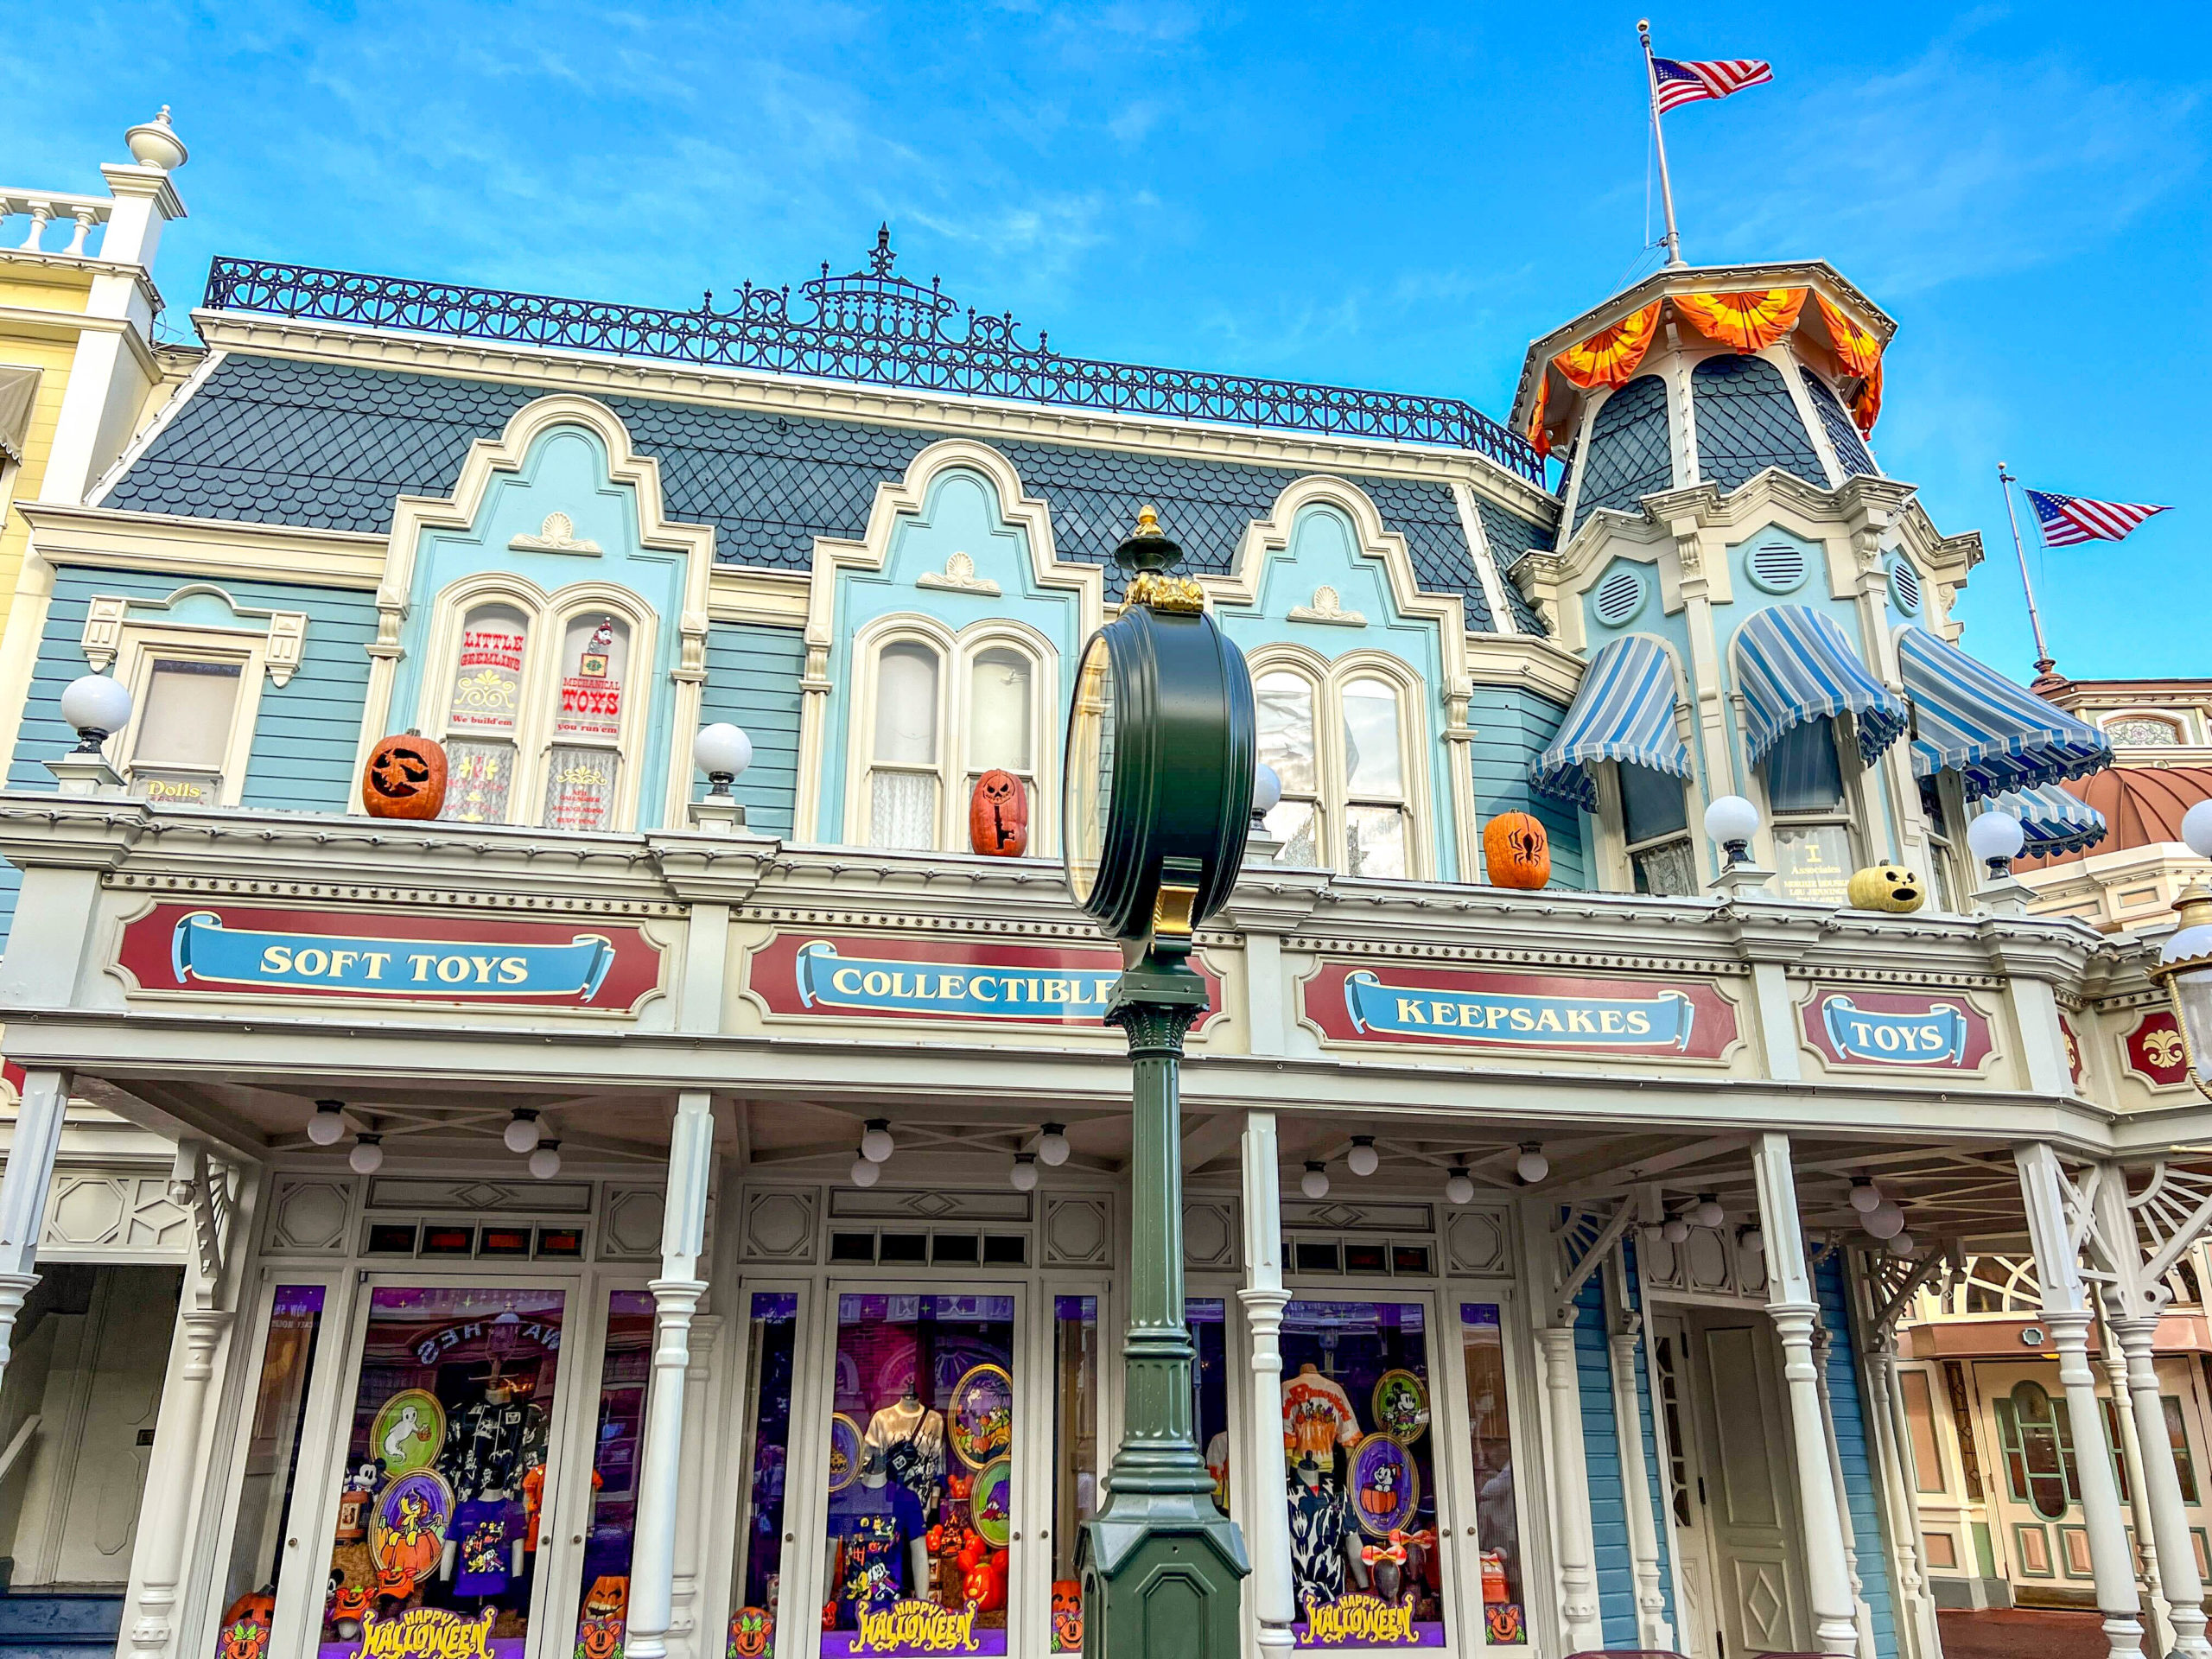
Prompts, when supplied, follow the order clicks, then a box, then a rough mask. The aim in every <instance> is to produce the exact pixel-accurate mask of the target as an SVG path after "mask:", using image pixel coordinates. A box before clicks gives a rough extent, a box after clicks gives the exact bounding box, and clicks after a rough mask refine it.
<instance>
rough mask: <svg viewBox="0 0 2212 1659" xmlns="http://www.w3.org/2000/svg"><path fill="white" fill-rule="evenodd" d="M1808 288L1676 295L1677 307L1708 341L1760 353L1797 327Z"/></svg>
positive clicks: (1741, 350) (1743, 350) (1740, 350)
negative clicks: (1715, 341) (1746, 292)
mask: <svg viewBox="0 0 2212 1659" xmlns="http://www.w3.org/2000/svg"><path fill="white" fill-rule="evenodd" d="M1808 291H1809V290H1808V289H1802V288H1763V289H1756V290H1754V291H1752V292H1751V293H1748V294H1677V295H1675V309H1676V310H1677V311H1679V312H1681V314H1682V315H1684V316H1685V317H1687V318H1688V319H1689V321H1690V324H1691V326H1692V327H1694V328H1695V329H1696V330H1697V331H1698V333H1700V334H1703V335H1704V336H1705V337H1706V338H1707V340H1719V342H1720V343H1721V344H1722V345H1724V346H1734V347H1735V348H1736V349H1737V350H1738V351H1739V352H1761V351H1764V350H1765V349H1766V348H1767V347H1768V346H1771V345H1773V344H1774V342H1775V341H1776V340H1780V339H1781V338H1782V337H1783V335H1784V334H1788V333H1789V331H1790V330H1791V329H1793V328H1795V327H1796V326H1797V314H1798V313H1799V312H1801V311H1802V310H1803V309H1804V308H1805V296H1806V294H1807V293H1808Z"/></svg>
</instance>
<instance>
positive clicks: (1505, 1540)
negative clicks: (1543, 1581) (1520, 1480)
mask: <svg viewBox="0 0 2212 1659" xmlns="http://www.w3.org/2000/svg"><path fill="white" fill-rule="evenodd" d="M1499 1313H1500V1310H1499V1307H1498V1305H1497V1303H1496V1302H1462V1303H1460V1304H1459V1349H1460V1352H1461V1354H1462V1355H1463V1356H1464V1357H1465V1364H1466V1372H1467V1444H1468V1449H1469V1452H1471V1455H1472V1458H1473V1460H1474V1476H1475V1484H1474V1488H1473V1491H1474V1494H1475V1541H1476V1545H1477V1547H1478V1549H1479V1550H1480V1551H1481V1560H1482V1590H1483V1640H1484V1642H1486V1643H1491V1645H1493V1646H1503V1647H1520V1646H1523V1645H1525V1644H1526V1643H1527V1642H1528V1640H1529V1609H1528V1601H1527V1599H1526V1597H1525V1596H1523V1594H1522V1560H1521V1517H1520V1509H1519V1505H1518V1503H1517V1501H1516V1498H1515V1497H1514V1490H1513V1426H1512V1422H1511V1408H1510V1404H1509V1390H1508V1389H1507V1385H1506V1378H1505V1329H1504V1321H1503V1319H1501V1318H1500V1317H1499Z"/></svg>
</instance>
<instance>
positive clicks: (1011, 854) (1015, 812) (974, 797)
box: [968, 767, 1029, 858]
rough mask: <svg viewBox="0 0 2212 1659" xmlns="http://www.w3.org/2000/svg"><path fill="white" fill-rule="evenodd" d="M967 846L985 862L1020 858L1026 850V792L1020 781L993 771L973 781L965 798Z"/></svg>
mask: <svg viewBox="0 0 2212 1659" xmlns="http://www.w3.org/2000/svg"><path fill="white" fill-rule="evenodd" d="M968 844H969V846H970V847H973V848H974V849H976V851H977V852H979V853H982V854H983V855H985V856H987V857H989V858H1020V856H1021V855H1022V854H1024V853H1026V852H1027V851H1028V850H1029V791H1027V790H1026V789H1024V788H1023V787H1022V786H1021V779H1019V778H1017V777H1015V776H1014V774H1013V773H1012V772H1001V771H1000V770H998V769H997V768H996V767H994V768H993V769H992V770H990V771H989V772H985V773H984V774H983V775H982V777H980V778H978V779H976V787H975V790H974V791H973V792H972V793H971V794H970V795H969V797H968Z"/></svg>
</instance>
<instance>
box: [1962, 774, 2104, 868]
mask: <svg viewBox="0 0 2212 1659" xmlns="http://www.w3.org/2000/svg"><path fill="white" fill-rule="evenodd" d="M1989 810H1991V811H1993V812H2010V813H2011V814H2012V816H2013V817H2016V818H2018V820H2019V821H2020V829H2021V830H2022V831H2023V832H2024V834H2025V835H2026V836H2027V838H2028V841H2027V846H2026V848H2025V849H2024V850H2025V851H2026V852H2027V854H2028V855H2030V856H2031V857H2032V856H2035V855H2039V854H2051V853H2071V852H2078V851H2080V850H2081V849H2082V848H2084V847H2094V846H2095V845H2096V844H2097V843H2098V842H2101V841H2102V840H2103V839H2104V838H2105V835H2106V829H2105V815H2104V814H2103V813H2101V812H2100V811H2098V810H2097V809H2096V808H2095V807H2094V806H2091V805H2090V804H2088V802H2087V801H2085V800H2083V799H2082V798H2081V797H2080V796H2079V795H2075V794H2074V793H2072V792H2070V791H2067V790H2063V789H2061V788H2060V787H2059V786H2058V785H2056V784H2037V785H2036V786H2035V787H2034V788H2032V789H2013V790H2007V791H2005V793H2003V794H2002V795H1999V796H1997V797H1996V798H1993V800H1991V802H1990V803H1989Z"/></svg>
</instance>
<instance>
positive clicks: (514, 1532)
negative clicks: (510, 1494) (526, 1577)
mask: <svg viewBox="0 0 2212 1659" xmlns="http://www.w3.org/2000/svg"><path fill="white" fill-rule="evenodd" d="M522 1525H523V1520H522V1506H521V1505H520V1504H519V1503H515V1502H514V1501H513V1500H512V1499H510V1498H479V1499H477V1500H475V1501H474V1502H472V1503H462V1504H459V1505H457V1506H456V1507H455V1508H454V1513H453V1539H454V1546H455V1555H454V1570H453V1588H454V1594H455V1595H458V1596H497V1595H504V1594H505V1592H506V1588H507V1584H508V1581H509V1580H511V1579H512V1577H513V1576H514V1574H513V1565H514V1551H513V1549H512V1544H513V1542H514V1541H515V1540H516V1539H517V1538H518V1537H520V1536H521V1535H522Z"/></svg>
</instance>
